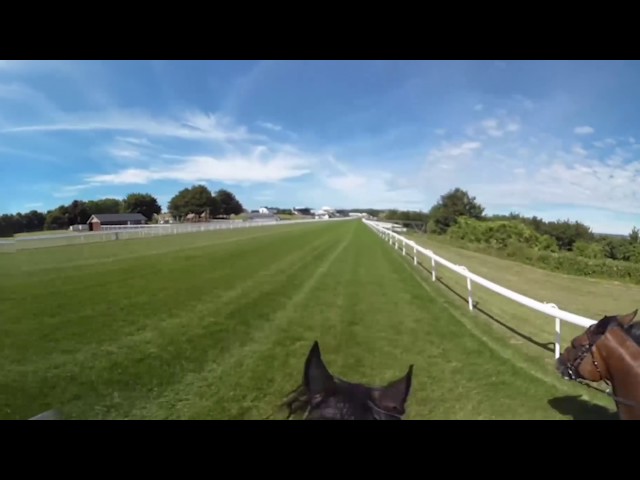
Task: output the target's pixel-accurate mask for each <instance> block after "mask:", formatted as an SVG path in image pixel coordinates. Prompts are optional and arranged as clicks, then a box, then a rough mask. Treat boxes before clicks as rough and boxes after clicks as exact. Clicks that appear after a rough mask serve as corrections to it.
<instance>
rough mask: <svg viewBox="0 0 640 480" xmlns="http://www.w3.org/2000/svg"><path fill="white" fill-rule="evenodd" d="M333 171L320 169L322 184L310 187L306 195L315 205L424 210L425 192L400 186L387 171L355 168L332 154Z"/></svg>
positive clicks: (396, 179)
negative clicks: (318, 186) (317, 186)
mask: <svg viewBox="0 0 640 480" xmlns="http://www.w3.org/2000/svg"><path fill="white" fill-rule="evenodd" d="M328 160H329V161H328V163H329V164H330V165H331V166H332V167H333V170H331V169H330V170H329V171H320V172H319V174H318V175H319V177H320V179H321V182H322V187H320V188H314V189H311V190H310V191H309V192H308V198H309V200H310V202H311V203H314V204H318V205H320V204H323V205H324V204H330V205H333V206H337V207H338V208H340V207H352V208H357V207H369V208H407V209H424V208H425V199H424V192H423V191H421V190H420V189H416V188H413V187H411V186H404V185H402V182H401V181H399V180H401V177H400V179H398V178H397V177H395V176H394V175H392V174H390V173H389V172H385V171H379V170H362V169H357V170H354V169H352V168H349V167H348V166H347V165H345V164H344V163H342V162H339V161H337V160H336V159H335V158H333V157H329V158H328Z"/></svg>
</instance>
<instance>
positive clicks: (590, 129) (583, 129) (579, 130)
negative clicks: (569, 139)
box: [573, 125, 595, 135]
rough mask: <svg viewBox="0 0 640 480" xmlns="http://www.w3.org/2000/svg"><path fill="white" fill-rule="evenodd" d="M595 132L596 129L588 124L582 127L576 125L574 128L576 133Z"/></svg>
mask: <svg viewBox="0 0 640 480" xmlns="http://www.w3.org/2000/svg"><path fill="white" fill-rule="evenodd" d="M594 132H595V129H594V128H593V127H590V126H588V125H583V126H581V127H576V128H574V129H573V133H575V134H576V135H591V134H592V133H594Z"/></svg>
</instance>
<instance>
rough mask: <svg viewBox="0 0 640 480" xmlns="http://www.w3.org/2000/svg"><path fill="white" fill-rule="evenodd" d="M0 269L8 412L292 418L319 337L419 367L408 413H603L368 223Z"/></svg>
mask: <svg viewBox="0 0 640 480" xmlns="http://www.w3.org/2000/svg"><path fill="white" fill-rule="evenodd" d="M0 270H1V271H2V272H3V276H2V278H0V302H1V304H2V305H3V308H2V321H1V322H0V348H1V349H2V358H3V362H4V367H5V368H3V375H2V376H1V377H0V378H1V380H0V382H1V385H0V418H28V417H30V416H33V415H35V414H37V413H39V412H41V411H44V410H47V409H50V408H59V409H60V410H61V411H62V413H63V415H64V416H65V417H66V418H143V419H144V418H157V419H169V418H203V419H262V418H282V412H279V411H277V406H278V403H279V402H280V401H281V400H282V399H283V398H284V396H285V395H286V394H287V392H289V391H290V390H291V389H293V388H294V387H295V386H297V384H298V383H299V381H300V379H301V373H302V367H303V363H304V359H305V356H306V354H307V352H308V349H309V348H310V346H311V344H312V342H313V340H315V339H317V340H319V342H320V346H321V349H322V352H323V355H324V358H325V362H326V363H327V365H328V366H329V368H330V369H331V370H332V371H333V372H334V373H336V374H337V375H339V376H341V377H343V378H347V379H352V380H355V381H361V382H367V383H383V382H386V381H389V380H391V379H395V378H397V377H398V376H400V375H402V374H404V373H405V371H406V369H407V367H408V365H409V364H410V363H413V364H415V369H414V381H413V389H412V393H411V396H410V399H409V403H408V414H407V417H406V418H408V419H489V418H504V419H510V418H523V419H527V418H531V419H538V418H540V419H541V418H549V419H551V418H572V417H578V418H592V417H602V416H606V411H605V410H604V409H603V408H602V407H598V406H597V405H591V404H589V403H586V402H584V401H583V400H580V399H578V398H576V397H577V395H581V394H582V395H585V396H586V397H587V398H589V395H590V394H589V393H588V392H585V391H584V387H580V386H576V385H574V384H570V383H568V382H564V381H562V380H560V379H559V378H558V377H557V375H556V374H555V372H554V371H553V370H552V368H550V367H549V365H548V364H547V363H545V362H544V361H542V360H540V361H538V360H536V358H538V357H535V356H532V355H530V354H528V353H527V350H526V349H525V348H523V345H520V344H517V343H513V342H511V341H510V337H509V336H507V335H505V334H504V333H503V332H502V331H500V330H499V329H496V328H495V327H494V326H492V324H491V322H489V321H487V320H486V319H485V318H483V317H482V316H480V315H477V314H470V313H469V312H468V311H466V310H465V305H464V304H461V303H460V301H459V299H457V298H456V297H454V296H447V295H444V294H443V292H442V287H438V286H437V285H433V284H431V283H430V280H427V279H426V276H425V275H423V274H422V273H421V272H420V271H419V269H416V268H415V267H413V266H412V265H411V263H410V260H408V259H407V258H403V257H401V256H400V255H399V254H398V253H397V252H396V251H394V250H393V249H392V248H390V247H389V245H388V244H385V242H383V241H382V240H381V239H380V238H379V237H377V236H376V235H375V234H373V233H372V232H371V231H370V230H369V229H368V227H366V226H365V225H364V224H362V223H361V222H359V221H357V220H356V221H345V222H318V224H315V223H314V224H303V225H293V224H292V225H286V226H277V227H261V228H255V229H246V230H235V231H233V230H229V231H217V232H204V233H192V234H183V235H175V236H170V237H157V238H150V239H136V240H121V241H117V242H115V241H114V242H105V243H99V244H87V245H81V246H72V247H60V248H50V249H42V250H33V251H25V252H18V253H16V254H7V255H2V256H0ZM545 355H547V356H549V355H550V356H551V357H552V354H549V353H548V352H545ZM540 358H543V357H542V356H541V357H540ZM596 395H597V394H596ZM570 396H571V397H570ZM595 399H596V401H600V399H599V397H595ZM604 405H608V403H607V401H606V399H604Z"/></svg>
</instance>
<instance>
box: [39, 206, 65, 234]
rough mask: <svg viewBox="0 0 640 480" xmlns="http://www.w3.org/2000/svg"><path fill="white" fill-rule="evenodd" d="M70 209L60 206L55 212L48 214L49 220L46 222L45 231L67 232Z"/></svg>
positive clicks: (50, 211)
mask: <svg viewBox="0 0 640 480" xmlns="http://www.w3.org/2000/svg"><path fill="white" fill-rule="evenodd" d="M68 213H69V207H67V206H66V205H60V206H59V207H58V208H56V209H55V210H49V211H48V212H47V218H46V219H45V221H44V228H45V230H66V229H67V228H69V218H68Z"/></svg>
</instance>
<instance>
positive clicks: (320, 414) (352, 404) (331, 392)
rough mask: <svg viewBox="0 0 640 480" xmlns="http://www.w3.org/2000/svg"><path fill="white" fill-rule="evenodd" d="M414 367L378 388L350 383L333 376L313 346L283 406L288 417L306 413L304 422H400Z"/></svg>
mask: <svg viewBox="0 0 640 480" xmlns="http://www.w3.org/2000/svg"><path fill="white" fill-rule="evenodd" d="M412 375H413V365H410V366H409V370H408V371H407V373H406V374H405V375H404V376H402V377H400V378H398V379H396V380H394V381H392V382H389V383H388V384H386V385H385V386H381V387H372V386H368V385H364V384H361V383H352V382H348V381H346V380H343V379H341V378H338V377H336V376H335V375H333V374H332V373H331V372H330V371H329V369H328V368H327V367H326V365H325V364H324V361H323V360H322V356H321V354H320V346H319V345H318V342H317V341H316V342H314V343H313V346H312V347H311V350H310V351H309V354H308V355H307V359H306V361H305V364H304V372H303V378H302V385H301V386H300V387H299V388H298V389H296V390H295V391H294V392H293V394H292V395H291V397H290V398H289V399H287V401H286V402H285V405H286V406H287V407H288V408H289V417H291V416H292V415H293V414H295V413H299V412H305V417H304V418H305V419H307V420H400V419H402V417H403V416H404V414H405V404H406V402H407V399H408V397H409V392H410V391H411V379H412Z"/></svg>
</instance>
